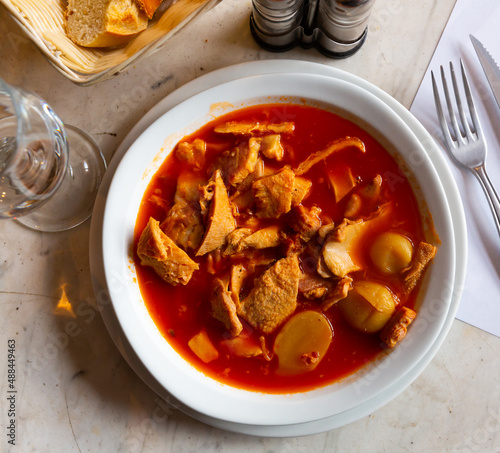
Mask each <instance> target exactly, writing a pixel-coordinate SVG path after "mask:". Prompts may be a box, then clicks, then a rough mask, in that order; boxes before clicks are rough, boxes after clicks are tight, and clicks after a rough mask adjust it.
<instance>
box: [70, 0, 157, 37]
mask: <svg viewBox="0 0 500 453" xmlns="http://www.w3.org/2000/svg"><path fill="white" fill-rule="evenodd" d="M147 26H148V17H147V15H146V13H145V12H144V11H143V10H142V9H141V8H140V7H139V5H138V4H137V3H136V1H135V0H69V1H68V9H67V11H66V32H67V34H68V37H69V38H70V39H71V40H72V41H73V42H75V43H76V44H79V45H80V46H84V47H110V46H118V45H120V44H124V43H126V42H127V41H129V40H130V39H132V38H133V37H134V36H136V35H137V34H138V33H140V32H141V31H143V30H145V29H146V28H147Z"/></svg>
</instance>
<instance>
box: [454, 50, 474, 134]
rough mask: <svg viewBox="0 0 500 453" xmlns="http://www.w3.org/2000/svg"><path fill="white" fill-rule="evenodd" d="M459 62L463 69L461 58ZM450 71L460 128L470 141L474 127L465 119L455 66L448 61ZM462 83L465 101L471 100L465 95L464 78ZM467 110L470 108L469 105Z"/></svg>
mask: <svg viewBox="0 0 500 453" xmlns="http://www.w3.org/2000/svg"><path fill="white" fill-rule="evenodd" d="M460 64H461V67H462V69H463V64H462V60H461V59H460ZM450 73H451V81H452V84H453V91H454V92H455V100H456V102H457V108H458V113H459V115H460V121H461V123H462V130H463V132H464V135H465V136H466V137H467V140H469V141H471V140H472V139H473V136H472V134H473V133H474V132H476V131H475V129H474V127H473V128H471V126H470V124H469V121H468V120H467V117H466V116H465V110H464V108H463V105H462V96H461V95H460V90H459V88H458V83H457V77H456V75H455V68H454V67H453V63H451V62H450ZM462 79H463V72H462ZM463 83H464V88H465V92H466V93H465V97H466V98H467V101H469V99H471V100H472V98H469V96H468V95H467V86H466V80H465V79H464V81H463ZM469 93H470V91H469ZM469 110H470V105H469Z"/></svg>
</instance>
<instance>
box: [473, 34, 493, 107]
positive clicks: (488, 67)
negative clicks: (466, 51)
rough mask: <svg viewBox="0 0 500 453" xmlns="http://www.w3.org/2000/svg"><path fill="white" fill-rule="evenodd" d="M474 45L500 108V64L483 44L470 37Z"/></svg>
mask: <svg viewBox="0 0 500 453" xmlns="http://www.w3.org/2000/svg"><path fill="white" fill-rule="evenodd" d="M469 38H470V40H471V41H472V45H473V46H474V49H475V50H476V53H477V56H478V58H479V61H480V62H481V66H482V67H483V70H484V73H485V74H486V78H487V79H488V83H489V84H490V87H491V90H492V91H493V95H494V96H495V99H496V101H497V104H498V107H500V69H499V68H498V64H497V63H496V62H495V60H494V59H493V57H492V56H491V55H490V53H489V52H488V51H487V50H486V47H484V46H483V45H482V44H481V42H480V41H479V40H478V39H477V38H475V37H474V36H472V35H469Z"/></svg>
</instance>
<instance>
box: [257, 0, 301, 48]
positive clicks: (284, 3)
mask: <svg viewBox="0 0 500 453" xmlns="http://www.w3.org/2000/svg"><path fill="white" fill-rule="evenodd" d="M305 1H307V0H253V1H252V3H253V12H252V15H251V17H250V28H251V30H252V34H253V37H254V38H255V40H256V41H257V42H258V43H259V45H260V46H262V47H263V48H265V49H268V50H272V51H284V50H289V49H291V48H292V47H294V46H295V45H296V43H297V41H298V40H300V34H301V27H300V24H301V22H302V19H303V13H304V3H305Z"/></svg>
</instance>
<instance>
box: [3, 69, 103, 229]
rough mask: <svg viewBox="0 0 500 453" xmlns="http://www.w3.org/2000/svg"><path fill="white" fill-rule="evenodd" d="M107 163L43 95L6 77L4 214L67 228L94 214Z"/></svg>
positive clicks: (34, 224)
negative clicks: (63, 119)
mask: <svg viewBox="0 0 500 453" xmlns="http://www.w3.org/2000/svg"><path fill="white" fill-rule="evenodd" d="M105 170H106V162H105V160H104V158H103V156H102V154H101V152H100V150H99V147H98V146H97V144H96V143H95V142H94V140H93V139H92V138H91V137H90V136H89V135H88V134H86V133H84V132H83V131H81V130H79V129H77V128H75V127H73V126H70V125H65V124H63V122H62V121H61V120H60V119H59V117H58V116H57V115H56V114H55V113H54V112H53V110H52V109H51V108H50V106H49V105H48V104H47V103H46V102H45V101H44V100H43V99H41V98H40V97H39V96H37V95H35V94H33V93H31V92H29V91H27V90H24V89H22V88H19V87H14V86H12V85H9V84H7V83H6V82H5V81H3V80H2V79H1V78H0V218H15V219H17V220H18V221H19V222H21V223H22V224H24V225H26V226H28V227H30V228H33V229H36V230H40V231H64V230H67V229H70V228H73V227H75V226H77V225H80V224H81V223H83V222H84V221H85V220H87V219H88V218H89V217H90V216H91V214H92V209H93V205H94V201H95V197H96V194H97V190H98V188H99V184H100V182H101V180H102V177H103V174H104V172H105Z"/></svg>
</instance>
